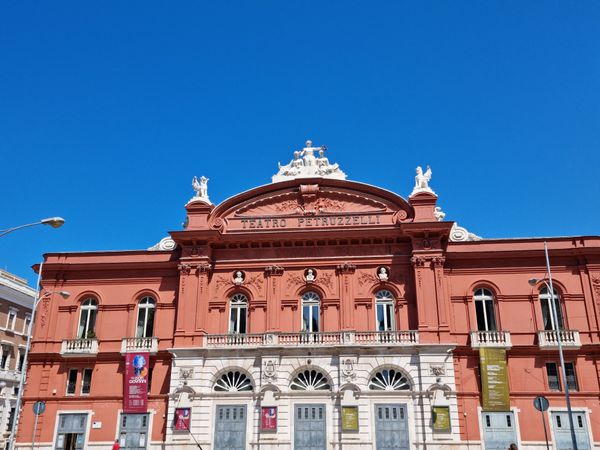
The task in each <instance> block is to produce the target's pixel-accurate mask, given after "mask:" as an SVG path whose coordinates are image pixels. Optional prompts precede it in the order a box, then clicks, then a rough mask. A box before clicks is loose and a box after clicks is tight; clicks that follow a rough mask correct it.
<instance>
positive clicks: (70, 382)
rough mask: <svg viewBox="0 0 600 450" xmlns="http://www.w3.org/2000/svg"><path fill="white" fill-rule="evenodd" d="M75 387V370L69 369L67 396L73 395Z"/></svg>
mask: <svg viewBox="0 0 600 450" xmlns="http://www.w3.org/2000/svg"><path fill="white" fill-rule="evenodd" d="M76 386H77V369H69V375H68V378H67V395H75V387H76Z"/></svg>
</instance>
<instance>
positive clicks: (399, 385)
mask: <svg viewBox="0 0 600 450" xmlns="http://www.w3.org/2000/svg"><path fill="white" fill-rule="evenodd" d="M369 389H371V390H372V391H407V390H410V382H409V381H408V378H407V377H406V376H405V375H404V374H403V373H402V372H400V371H399V370H394V369H383V370H379V371H377V372H376V373H375V375H373V377H372V378H371V381H369Z"/></svg>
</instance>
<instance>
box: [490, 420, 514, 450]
mask: <svg viewBox="0 0 600 450" xmlns="http://www.w3.org/2000/svg"><path fill="white" fill-rule="evenodd" d="M481 423H482V427H483V442H484V444H485V450H506V449H507V448H508V447H509V446H510V444H516V443H517V430H516V427H515V418H514V415H513V413H512V412H482V413H481Z"/></svg>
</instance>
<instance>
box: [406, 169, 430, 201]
mask: <svg viewBox="0 0 600 450" xmlns="http://www.w3.org/2000/svg"><path fill="white" fill-rule="evenodd" d="M430 181H431V167H429V166H427V170H426V171H425V173H423V169H422V168H421V166H417V175H416V176H415V187H414V189H413V191H412V193H411V194H410V195H415V194H418V193H419V192H429V193H431V194H433V195H435V192H433V190H432V189H431V188H430V187H429V182H430Z"/></svg>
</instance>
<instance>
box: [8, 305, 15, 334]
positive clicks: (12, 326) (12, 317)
mask: <svg viewBox="0 0 600 450" xmlns="http://www.w3.org/2000/svg"><path fill="white" fill-rule="evenodd" d="M16 322H17V310H16V309H14V308H10V309H9V310H8V319H7V321H6V329H7V330H14V329H15V324H16Z"/></svg>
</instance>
